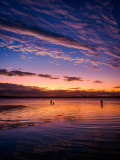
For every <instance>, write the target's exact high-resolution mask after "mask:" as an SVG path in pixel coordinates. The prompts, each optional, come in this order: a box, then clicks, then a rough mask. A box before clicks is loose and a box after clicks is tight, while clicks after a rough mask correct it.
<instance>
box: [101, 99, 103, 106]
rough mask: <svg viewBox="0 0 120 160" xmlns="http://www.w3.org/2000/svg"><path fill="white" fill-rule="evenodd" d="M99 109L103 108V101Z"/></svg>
mask: <svg viewBox="0 0 120 160" xmlns="http://www.w3.org/2000/svg"><path fill="white" fill-rule="evenodd" d="M101 108H103V100H101Z"/></svg>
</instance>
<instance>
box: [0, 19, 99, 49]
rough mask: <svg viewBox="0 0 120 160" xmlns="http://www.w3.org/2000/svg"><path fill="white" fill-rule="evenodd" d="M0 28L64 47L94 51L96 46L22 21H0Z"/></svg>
mask: <svg viewBox="0 0 120 160" xmlns="http://www.w3.org/2000/svg"><path fill="white" fill-rule="evenodd" d="M0 29H3V30H7V31H10V32H14V33H18V34H23V35H28V36H34V37H35V38H39V39H41V40H46V41H48V42H50V43H53V44H58V45H63V46H66V47H73V48H77V49H84V50H90V51H92V52H95V51H96V48H95V47H94V46H92V45H89V44H87V43H83V42H78V41H76V40H74V39H72V38H69V37H66V36H63V35H61V34H56V33H53V32H50V31H46V30H43V29H42V28H40V27H37V26H28V25H25V24H22V23H17V24H14V23H12V22H11V21H10V22H9V21H2V22H0Z"/></svg>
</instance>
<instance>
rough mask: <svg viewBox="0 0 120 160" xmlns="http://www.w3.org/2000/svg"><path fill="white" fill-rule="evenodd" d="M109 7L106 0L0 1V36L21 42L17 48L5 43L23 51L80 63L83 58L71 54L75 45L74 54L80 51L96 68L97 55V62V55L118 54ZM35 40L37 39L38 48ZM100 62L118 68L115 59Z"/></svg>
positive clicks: (118, 39)
mask: <svg viewBox="0 0 120 160" xmlns="http://www.w3.org/2000/svg"><path fill="white" fill-rule="evenodd" d="M107 2H108V1H107ZM13 4H15V5H13ZM16 6H19V8H16ZM112 11H113V8H112V7H111V2H110V1H109V3H103V2H100V1H95V2H94V5H93V4H92V2H91V1H88V2H87V1H85V2H83V5H82V4H81V5H80V7H79V9H76V8H74V7H71V6H70V5H69V3H67V2H63V1H58V0H56V1H53V0H49V1H48V0H44V1H42V3H40V1H39V0H36V1H32V0H24V1H23V0H21V1H18V0H16V1H15V0H13V3H11V1H9V0H6V1H1V6H0V15H1V16H0V36H1V39H2V40H3V41H4V43H7V42H6V39H10V40H12V41H13V43H14V42H16V41H17V42H19V43H21V44H22V46H21V47H18V48H17V49H16V48H15V44H14V45H13V44H11V46H8V44H7V45H6V47H9V48H10V49H12V50H14V51H18V50H19V51H20V52H22V53H23V54H24V53H31V52H32V53H34V54H35V55H38V56H39V55H41V56H46V55H48V56H50V57H52V58H54V59H57V58H59V59H63V60H68V61H72V62H73V63H78V64H79V63H84V60H78V59H77V57H78V56H75V55H74V54H73V57H74V58H73V57H72V56H71V53H72V50H74V49H75V50H77V53H78V54H79V53H81V58H84V56H85V58H86V59H87V58H88V61H87V63H86V62H85V63H86V66H89V62H91V63H92V65H96V66H95V67H92V66H89V68H90V69H93V70H99V69H100V68H101V67H100V65H101V62H102V61H103V59H101V60H100V61H101V62H100V63H99V57H100V56H102V55H106V56H107V57H115V58H116V59H117V60H119V58H120V46H119V41H120V36H119V28H118V22H117V21H116V19H115V18H114V16H113V12H112ZM10 17H12V19H10ZM18 17H19V18H18ZM33 24H34V26H33ZM35 42H40V44H41V48H40V47H37V44H36V43H35ZM30 43H31V44H33V45H31V44H30ZM44 44H48V47H47V48H46V47H45V45H44ZM64 47H65V50H64ZM54 48H57V50H56V49H54ZM58 48H59V49H58ZM66 48H67V49H68V51H67V54H66ZM90 56H92V57H93V59H90V58H89V57H90ZM95 58H96V59H95ZM103 58H104V57H103ZM102 64H103V65H108V66H110V67H112V68H114V69H118V68H120V66H119V64H118V63H117V64H116V62H115V61H114V62H113V61H112V62H111V60H110V59H107V58H106V60H105V62H104V63H102ZM103 68H104V67H103Z"/></svg>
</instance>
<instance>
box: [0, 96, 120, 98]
mask: <svg viewBox="0 0 120 160" xmlns="http://www.w3.org/2000/svg"><path fill="white" fill-rule="evenodd" d="M0 98H45V99H46V98H120V96H75V97H74V96H43V97H42V96H35V97H34V96H33V97H31V96H0Z"/></svg>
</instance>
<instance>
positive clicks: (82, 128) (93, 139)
mask: <svg viewBox="0 0 120 160" xmlns="http://www.w3.org/2000/svg"><path fill="white" fill-rule="evenodd" d="M54 102H55V104H54V105H50V99H0V160H9V159H12V160H39V159H40V160H42V159H43V160H44V159H47V160H49V159H52V160H59V159H60V160H69V159H70V160H73V159H76V160H77V159H82V160H92V159H96V160H97V159H108V160H117V159H119V158H120V101H119V100H118V99H105V100H104V102H103V106H101V104H100V99H54ZM6 105H7V106H6Z"/></svg>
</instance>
